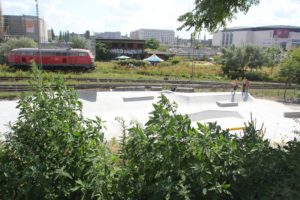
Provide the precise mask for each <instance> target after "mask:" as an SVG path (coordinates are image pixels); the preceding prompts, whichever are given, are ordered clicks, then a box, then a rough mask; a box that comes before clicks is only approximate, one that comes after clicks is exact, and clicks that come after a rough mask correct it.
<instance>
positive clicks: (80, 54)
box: [78, 52, 87, 56]
mask: <svg viewBox="0 0 300 200" xmlns="http://www.w3.org/2000/svg"><path fill="white" fill-rule="evenodd" d="M78 55H79V56H87V53H82V52H80V53H79V54H78Z"/></svg>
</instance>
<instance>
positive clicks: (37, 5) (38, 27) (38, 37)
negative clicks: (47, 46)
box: [34, 0, 43, 69]
mask: <svg viewBox="0 0 300 200" xmlns="http://www.w3.org/2000/svg"><path fill="white" fill-rule="evenodd" d="M34 1H35V2H36V23H37V41H38V52H39V59H38V60H39V68H40V69H43V63H42V53H41V39H40V18H39V3H38V0H34Z"/></svg>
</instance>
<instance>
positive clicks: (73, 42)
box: [71, 37, 89, 49]
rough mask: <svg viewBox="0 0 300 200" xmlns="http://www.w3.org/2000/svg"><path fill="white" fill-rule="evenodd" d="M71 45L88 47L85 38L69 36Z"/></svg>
mask: <svg viewBox="0 0 300 200" xmlns="http://www.w3.org/2000/svg"><path fill="white" fill-rule="evenodd" d="M71 47H72V48H76V49H89V42H88V41H87V40H86V39H85V38H81V37H73V38H71Z"/></svg>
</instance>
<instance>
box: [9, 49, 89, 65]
mask: <svg viewBox="0 0 300 200" xmlns="http://www.w3.org/2000/svg"><path fill="white" fill-rule="evenodd" d="M7 58H8V64H9V66H12V67H17V68H29V67H31V63H32V62H33V61H34V62H35V63H39V51H38V49H36V48H19V49H13V50H11V51H10V53H9V54H8V57H7ZM41 58H42V66H43V69H93V68H95V65H94V56H93V54H92V53H91V52H90V51H89V50H85V49H71V48H68V49H41Z"/></svg>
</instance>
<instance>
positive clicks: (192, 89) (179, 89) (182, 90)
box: [175, 87, 195, 93]
mask: <svg viewBox="0 0 300 200" xmlns="http://www.w3.org/2000/svg"><path fill="white" fill-rule="evenodd" d="M175 91H176V92H188V93H192V92H195V91H194V88H188V87H177V88H176V89H175Z"/></svg>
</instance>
